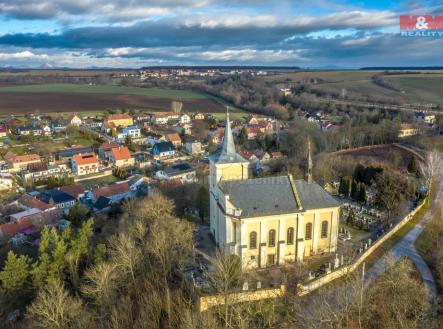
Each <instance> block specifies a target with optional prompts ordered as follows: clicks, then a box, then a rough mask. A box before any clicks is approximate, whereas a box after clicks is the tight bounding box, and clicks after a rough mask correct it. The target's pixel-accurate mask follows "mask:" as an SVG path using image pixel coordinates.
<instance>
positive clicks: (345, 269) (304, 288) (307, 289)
mask: <svg viewBox="0 0 443 329" xmlns="http://www.w3.org/2000/svg"><path fill="white" fill-rule="evenodd" d="M425 202H426V200H424V201H423V202H422V203H421V204H420V205H419V206H418V207H417V208H415V209H414V210H412V211H411V212H410V213H409V214H407V215H406V216H405V217H404V218H403V219H402V220H401V221H400V222H399V223H397V225H395V226H394V227H393V228H392V229H391V230H390V231H389V232H387V233H386V234H385V235H383V236H382V237H381V238H380V239H378V240H377V241H376V242H374V244H372V245H371V246H370V247H369V248H368V249H367V250H365V251H364V252H363V253H362V254H361V255H360V256H359V257H358V258H357V259H356V261H355V262H354V263H352V264H349V265H346V266H342V267H340V268H338V269H337V270H335V271H333V272H331V273H329V274H326V275H324V276H321V277H319V278H317V279H314V280H312V281H310V282H308V283H306V284H299V285H298V287H297V288H298V295H299V296H304V295H307V294H309V293H311V292H312V291H314V290H317V289H318V288H320V287H322V286H324V285H325V284H327V283H329V282H331V281H333V280H335V279H338V278H340V277H342V276H344V275H346V274H348V273H351V272H353V271H355V270H356V269H357V268H358V267H359V266H360V265H361V264H362V263H363V262H364V261H365V260H366V259H367V258H368V257H369V256H370V255H371V254H372V253H373V252H374V251H375V250H376V249H377V248H378V247H379V246H380V245H381V244H383V243H384V242H385V241H386V240H388V239H390V238H391V237H392V236H393V235H394V234H395V233H397V232H398V230H400V229H401V228H402V227H403V226H405V225H406V224H407V223H408V222H409V221H410V220H411V219H412V218H414V216H415V214H416V213H417V212H418V211H419V210H420V209H421V208H422V207H423V205H424V204H425Z"/></svg>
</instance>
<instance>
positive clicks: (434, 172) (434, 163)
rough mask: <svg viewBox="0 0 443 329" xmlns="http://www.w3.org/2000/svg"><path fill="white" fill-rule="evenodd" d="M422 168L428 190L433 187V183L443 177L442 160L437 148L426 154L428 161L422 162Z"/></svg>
mask: <svg viewBox="0 0 443 329" xmlns="http://www.w3.org/2000/svg"><path fill="white" fill-rule="evenodd" d="M420 170H421V173H422V175H423V178H424V180H425V185H426V189H427V190H428V192H430V191H431V189H432V184H433V183H435V182H436V181H439V180H440V178H441V174H442V173H441V170H442V160H441V156H440V153H439V152H438V151H437V150H432V151H431V152H429V153H428V154H427V155H426V161H425V162H421V163H420Z"/></svg>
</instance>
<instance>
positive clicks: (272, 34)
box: [0, 0, 443, 69]
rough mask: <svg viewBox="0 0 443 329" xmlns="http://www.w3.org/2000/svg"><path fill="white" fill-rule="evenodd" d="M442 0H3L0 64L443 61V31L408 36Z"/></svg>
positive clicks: (315, 65) (354, 65)
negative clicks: (411, 18) (403, 19)
mask: <svg viewBox="0 0 443 329" xmlns="http://www.w3.org/2000/svg"><path fill="white" fill-rule="evenodd" d="M441 13H443V6H442V5H441V3H439V1H435V0H427V1H414V2H411V1H401V2H395V1H368V0H363V1H357V0H333V1H326V0H315V1H304V0H301V1H280V2H279V3H278V4H272V3H269V2H267V1H244V2H242V3H236V2H233V1H231V0H223V1H215V0H170V1H166V2H165V1H158V0H149V1H133V2H131V3H130V4H127V3H126V2H124V1H120V0H115V1H111V2H105V1H103V0H79V1H77V2H76V3H69V2H66V1H63V0H53V1H49V0H43V1H42V2H40V3H39V4H37V3H35V2H34V1H33V0H20V1H14V0H5V1H3V2H2V3H1V4H0V67H14V68H72V69H74V68H78V69H82V68H83V69H85V68H110V69H115V68H130V69H135V68H141V67H149V66H260V67H262V66H265V67H266V66H271V67H274V66H276V67H301V68H307V69H321V68H333V67H336V68H337V69H358V68H363V67H374V66H380V67H408V66H414V67H418V66H421V64H422V63H426V66H438V65H441V54H440V53H441V47H442V43H443V39H438V38H432V37H416V38H406V37H402V36H400V25H399V20H400V15H426V14H429V15H437V14H441Z"/></svg>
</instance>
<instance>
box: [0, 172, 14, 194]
mask: <svg viewBox="0 0 443 329" xmlns="http://www.w3.org/2000/svg"><path fill="white" fill-rule="evenodd" d="M13 186H14V179H13V177H12V175H11V174H10V173H5V172H0V191H5V190H10V189H11V188H12V187H13Z"/></svg>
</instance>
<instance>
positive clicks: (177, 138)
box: [166, 133, 182, 142]
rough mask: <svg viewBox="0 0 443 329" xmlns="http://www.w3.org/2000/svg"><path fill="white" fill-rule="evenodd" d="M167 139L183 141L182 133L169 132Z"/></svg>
mask: <svg viewBox="0 0 443 329" xmlns="http://www.w3.org/2000/svg"><path fill="white" fill-rule="evenodd" d="M166 139H167V140H168V141H170V142H181V141H182V140H181V138H180V135H179V134H177V133H173V134H167V135H166Z"/></svg>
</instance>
